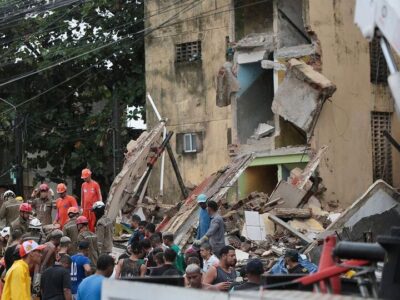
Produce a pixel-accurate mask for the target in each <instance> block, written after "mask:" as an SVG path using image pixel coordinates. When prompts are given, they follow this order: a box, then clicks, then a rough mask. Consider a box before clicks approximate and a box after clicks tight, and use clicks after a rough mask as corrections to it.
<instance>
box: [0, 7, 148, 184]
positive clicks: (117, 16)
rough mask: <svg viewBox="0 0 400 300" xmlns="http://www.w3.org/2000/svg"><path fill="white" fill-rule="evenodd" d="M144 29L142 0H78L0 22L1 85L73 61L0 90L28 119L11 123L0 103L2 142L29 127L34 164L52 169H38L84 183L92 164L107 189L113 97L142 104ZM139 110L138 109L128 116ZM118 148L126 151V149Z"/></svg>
mask: <svg viewBox="0 0 400 300" xmlns="http://www.w3.org/2000/svg"><path fill="white" fill-rule="evenodd" d="M11 25H12V26H11ZM142 30H143V3H140V2H138V1H134V0H133V1H132V0H131V1H130V0H117V1H115V0H113V1H111V0H97V1H86V2H84V3H80V2H79V4H74V5H70V6H67V7H63V8H58V9H54V10H53V11H50V12H49V11H47V12H45V13H43V12H41V13H40V14H37V15H35V14H33V15H31V16H30V17H29V18H24V19H22V20H20V21H19V22H17V23H10V25H7V24H1V25H0V45H1V49H0V51H1V56H0V57H1V58H0V71H1V75H0V76H1V82H7V81H8V80H10V79H13V78H16V77H18V76H20V75H21V74H26V73H27V72H32V71H38V70H41V69H44V68H47V67H49V66H52V65H53V64H55V63H58V62H62V61H65V60H69V59H71V58H73V59H71V60H70V61H67V62H65V63H62V64H60V65H58V66H56V67H52V68H49V69H47V70H44V71H42V72H40V73H38V74H35V75H32V76H29V77H26V78H24V79H20V80H18V81H15V82H13V83H10V84H7V85H5V86H2V87H0V97H2V98H3V99H7V100H8V101H9V102H11V103H13V104H14V105H17V106H18V108H17V110H18V113H19V114H20V115H22V116H23V119H22V120H23V122H22V124H13V118H14V116H13V114H14V113H13V110H12V109H10V107H9V106H7V105H6V104H4V103H0V126H1V127H2V128H0V138H1V142H2V143H5V142H6V141H8V142H9V141H10V139H12V129H13V127H14V126H18V125H20V126H24V135H23V136H24V143H23V145H24V149H25V154H26V155H25V157H27V164H28V167H29V168H31V169H33V170H36V169H44V168H46V167H48V166H49V165H50V166H51V167H52V168H50V171H48V172H47V174H43V173H41V172H38V174H40V175H41V176H43V175H45V176H46V177H47V178H51V179H52V180H54V181H61V180H63V179H64V178H66V177H67V176H71V177H75V178H77V179H78V180H79V175H80V170H81V169H82V168H83V167H86V166H88V167H90V168H91V169H92V171H93V172H94V173H95V174H96V175H97V178H98V179H100V181H101V182H102V183H103V184H104V185H105V186H106V187H108V186H109V184H110V183H111V180H112V178H111V176H112V167H111V166H112V151H113V147H112V137H113V135H112V132H113V122H112V112H113V97H117V99H118V101H119V105H120V108H121V111H122V112H124V111H125V108H126V106H127V105H130V106H132V105H134V106H136V107H143V104H144V92H145V88H144V49H143V33H142V32H143V31H142ZM108 44H112V45H108ZM99 47H102V48H101V49H99V50H96V51H93V49H96V48H99ZM78 56H79V57H78ZM49 88H51V90H50V91H48V92H46V91H47V90H48V89H49ZM44 92H46V93H44ZM40 93H44V94H43V95H41V96H39V97H37V98H34V99H32V100H29V99H31V98H32V97H35V96H36V95H38V94H40ZM27 100H28V101H27ZM140 114H142V111H141V110H140V109H138V110H135V113H134V114H133V115H131V116H130V117H132V118H138V117H139V116H140ZM126 117H127V115H126V112H125V113H123V114H122V115H121V118H120V120H119V122H120V125H121V127H122V131H121V133H122V136H123V137H125V139H128V136H127V135H128V131H127V129H126V128H125V120H126ZM122 142H123V143H122V144H124V142H125V140H124V139H123V140H122ZM117 151H119V153H121V154H122V150H121V147H119V149H117ZM28 153H30V155H28ZM32 154H33V155H32Z"/></svg>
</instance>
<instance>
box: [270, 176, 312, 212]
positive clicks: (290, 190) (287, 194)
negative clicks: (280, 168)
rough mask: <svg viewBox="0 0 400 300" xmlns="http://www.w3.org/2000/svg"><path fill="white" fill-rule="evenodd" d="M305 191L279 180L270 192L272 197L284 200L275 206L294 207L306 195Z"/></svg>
mask: <svg viewBox="0 0 400 300" xmlns="http://www.w3.org/2000/svg"><path fill="white" fill-rule="evenodd" d="M306 193H307V192H306V191H305V190H303V189H299V188H297V187H296V186H294V185H293V184H290V183H288V182H287V181H284V180H281V181H280V182H279V183H278V185H277V186H276V188H275V190H274V191H273V192H272V194H271V198H272V199H276V198H281V199H283V200H284V201H285V202H284V203H283V204H278V205H277V207H285V208H296V207H297V206H298V205H299V204H300V202H301V201H302V199H303V198H304V197H305V195H306Z"/></svg>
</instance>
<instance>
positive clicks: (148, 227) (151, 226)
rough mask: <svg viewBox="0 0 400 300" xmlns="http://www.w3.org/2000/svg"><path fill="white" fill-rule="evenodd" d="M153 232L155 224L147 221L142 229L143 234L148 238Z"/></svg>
mask: <svg viewBox="0 0 400 300" xmlns="http://www.w3.org/2000/svg"><path fill="white" fill-rule="evenodd" d="M155 232H156V225H154V224H153V223H148V224H147V225H146V228H145V229H144V236H145V238H147V239H150V238H151V237H152V236H153V235H154V233H155Z"/></svg>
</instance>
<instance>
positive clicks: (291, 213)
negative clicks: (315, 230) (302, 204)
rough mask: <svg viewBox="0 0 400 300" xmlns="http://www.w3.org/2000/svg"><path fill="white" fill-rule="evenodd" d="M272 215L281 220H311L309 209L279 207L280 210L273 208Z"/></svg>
mask: <svg viewBox="0 0 400 300" xmlns="http://www.w3.org/2000/svg"><path fill="white" fill-rule="evenodd" d="M272 214H274V215H275V216H277V217H279V218H283V219H292V218H300V219H308V218H311V209H310V208H283V207H281V208H274V209H273V210H272Z"/></svg>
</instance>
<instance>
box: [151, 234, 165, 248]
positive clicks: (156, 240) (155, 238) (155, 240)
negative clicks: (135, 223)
mask: <svg viewBox="0 0 400 300" xmlns="http://www.w3.org/2000/svg"><path fill="white" fill-rule="evenodd" d="M150 243H151V247H153V249H156V248H162V243H161V238H160V236H159V235H158V234H153V235H152V236H151V237H150Z"/></svg>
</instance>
